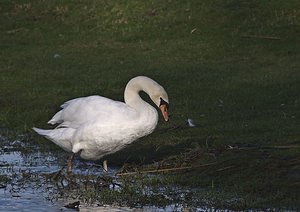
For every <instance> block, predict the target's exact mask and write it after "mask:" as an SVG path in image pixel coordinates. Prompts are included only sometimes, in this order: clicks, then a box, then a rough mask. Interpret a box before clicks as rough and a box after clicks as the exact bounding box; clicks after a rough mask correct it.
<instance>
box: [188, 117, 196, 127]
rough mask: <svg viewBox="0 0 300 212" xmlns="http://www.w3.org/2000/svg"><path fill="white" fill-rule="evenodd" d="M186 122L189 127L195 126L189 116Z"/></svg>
mask: <svg viewBox="0 0 300 212" xmlns="http://www.w3.org/2000/svg"><path fill="white" fill-rule="evenodd" d="M187 123H188V125H189V127H196V125H195V124H194V121H193V120H192V119H190V118H189V119H188V120H187Z"/></svg>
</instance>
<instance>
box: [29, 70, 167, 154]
mask: <svg viewBox="0 0 300 212" xmlns="http://www.w3.org/2000/svg"><path fill="white" fill-rule="evenodd" d="M139 91H144V92H146V93H147V94H148V95H149V96H150V98H151V99H152V101H153V102H154V103H155V104H156V105H157V106H158V107H160V109H161V111H162V113H163V116H164V119H165V120H166V121H168V111H167V109H168V102H169V99H168V95H167V93H166V91H165V90H164V88H163V87H162V86H160V85H159V84H158V83H156V82H155V81H153V80H152V79H150V78H148V77H143V76H139V77H135V78H133V79H131V80H130V81H129V82H128V84H127V86H126V89H125V92H124V99H125V103H123V102H119V101H114V100H111V99H108V98H105V97H101V96H89V97H81V98H77V99H73V100H70V101H67V102H66V103H64V104H63V105H62V106H61V107H62V110H60V111H59V112H57V113H56V114H55V115H54V116H53V118H52V119H51V120H50V121H49V122H48V123H49V124H59V125H58V126H57V127H56V128H55V129H52V130H43V129H38V128H33V129H34V130H35V131H36V132H37V133H38V134H40V135H43V136H45V137H46V138H47V139H49V140H51V141H53V142H54V143H55V144H57V145H58V146H60V147H61V148H63V149H64V150H65V151H68V152H73V153H78V152H80V156H81V157H82V158H83V159H90V160H97V159H100V158H102V157H103V156H105V155H107V154H111V153H114V152H116V151H118V150H120V149H122V148H123V147H124V146H126V145H127V144H129V143H131V142H133V141H135V140H136V139H138V138H140V137H143V136H145V135H148V134H150V133H151V132H153V130H154V129H155V127H156V125H157V122H158V114H157V111H156V109H155V108H154V107H152V106H151V105H150V104H148V103H147V102H145V101H144V100H142V98H141V97H140V96H139Z"/></svg>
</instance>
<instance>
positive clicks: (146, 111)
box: [124, 77, 158, 122]
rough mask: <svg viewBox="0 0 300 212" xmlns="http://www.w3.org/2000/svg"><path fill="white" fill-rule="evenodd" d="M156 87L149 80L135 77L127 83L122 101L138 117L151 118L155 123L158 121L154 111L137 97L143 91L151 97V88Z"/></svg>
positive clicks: (154, 83)
mask: <svg viewBox="0 0 300 212" xmlns="http://www.w3.org/2000/svg"><path fill="white" fill-rule="evenodd" d="M156 85H157V83H156V82H154V81H153V80H151V79H150V78H147V77H136V78H133V79H132V80H130V81H129V82H128V84H127V86H126V88H125V92H124V100H125V103H126V104H127V105H129V106H130V107H132V108H133V109H135V110H136V111H137V112H138V113H139V115H140V117H146V118H147V117H148V118H150V117H153V119H154V121H155V122H157V119H158V115H157V111H156V109H155V108H153V107H152V106H151V105H150V104H149V103H147V102H145V101H144V100H143V99H142V98H141V96H140V95H139V92H140V91H144V92H145V93H147V94H148V95H149V96H150V97H151V95H152V93H153V88H154V87H155V86H156Z"/></svg>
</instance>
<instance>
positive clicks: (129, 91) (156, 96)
mask: <svg viewBox="0 0 300 212" xmlns="http://www.w3.org/2000/svg"><path fill="white" fill-rule="evenodd" d="M139 91H144V92H146V93H147V94H148V95H149V96H150V98H151V100H152V101H153V102H154V103H155V105H156V106H157V107H158V108H159V109H160V111H161V113H162V115H163V117H164V120H165V121H168V120H169V113H168V109H169V97H168V94H167V92H166V91H165V89H164V88H163V87H162V86H161V85H159V84H158V83H157V82H155V81H154V80H152V79H150V78H149V77H145V76H138V77H135V78H133V79H131V80H130V81H129V82H128V83H127V86H126V89H125V93H124V99H125V102H126V103H127V104H130V105H134V104H135V102H136V97H137V94H138V92H139ZM139 98H140V97H139Z"/></svg>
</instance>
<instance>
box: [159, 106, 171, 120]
mask: <svg viewBox="0 0 300 212" xmlns="http://www.w3.org/2000/svg"><path fill="white" fill-rule="evenodd" d="M159 109H160V110H161V113H162V115H163V117H164V119H165V121H169V113H168V106H167V105H165V104H163V105H161V106H159Z"/></svg>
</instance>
